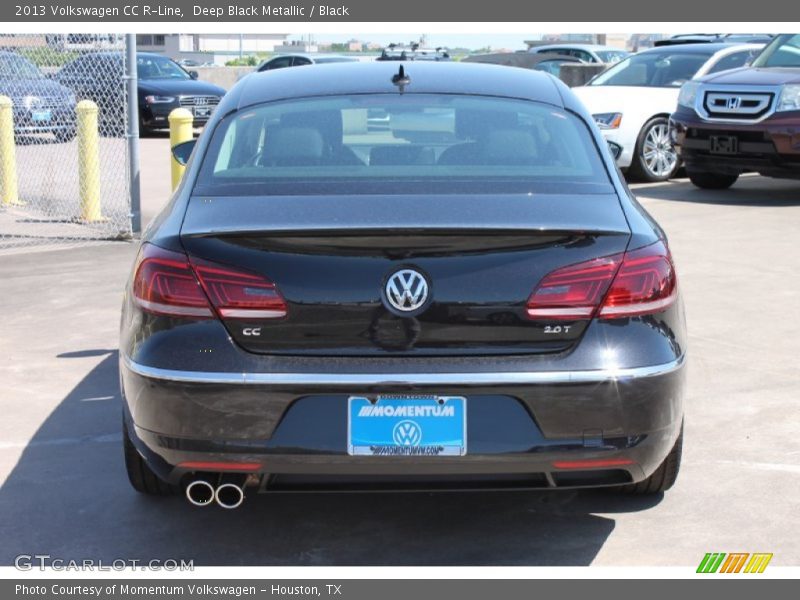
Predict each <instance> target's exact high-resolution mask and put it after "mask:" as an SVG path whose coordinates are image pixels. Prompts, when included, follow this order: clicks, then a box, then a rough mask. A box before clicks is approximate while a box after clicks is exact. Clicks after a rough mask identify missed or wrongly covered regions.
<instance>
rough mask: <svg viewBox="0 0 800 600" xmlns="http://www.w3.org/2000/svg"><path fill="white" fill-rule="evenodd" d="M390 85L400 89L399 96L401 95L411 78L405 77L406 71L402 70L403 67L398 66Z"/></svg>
mask: <svg viewBox="0 0 800 600" xmlns="http://www.w3.org/2000/svg"><path fill="white" fill-rule="evenodd" d="M392 83H393V84H395V85H396V86H397V87H399V88H400V93H401V94H402V93H403V90H405V87H406V86H407V85H408V84H409V83H411V77H409V76H408V75H406V70H405V68H403V65H400V68H399V69H398V70H397V73H395V74H394V75H392Z"/></svg>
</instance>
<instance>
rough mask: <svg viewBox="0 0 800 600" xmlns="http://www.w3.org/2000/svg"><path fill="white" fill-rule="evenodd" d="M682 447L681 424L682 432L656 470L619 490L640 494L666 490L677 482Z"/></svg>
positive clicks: (657, 492)
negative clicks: (641, 479)
mask: <svg viewBox="0 0 800 600" xmlns="http://www.w3.org/2000/svg"><path fill="white" fill-rule="evenodd" d="M682 449H683V425H681V432H680V433H679V434H678V439H677V440H675V445H674V446H673V447H672V450H670V452H669V454H667V458H665V459H664V462H662V463H661V465H659V467H658V468H657V469H656V470H655V472H654V473H653V474H652V475H650V477H648V478H647V479H645V480H643V481H640V482H639V483H633V484H630V485H625V486H622V487H621V488H619V490H620V491H621V492H623V493H625V494H634V495H639V496H641V495H647V494H659V493H661V492H666V491H667V490H668V489H669V488H671V487H672V486H673V485H674V484H675V480H677V479H678V471H680V468H681V452H682Z"/></svg>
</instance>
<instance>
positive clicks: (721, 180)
mask: <svg viewBox="0 0 800 600" xmlns="http://www.w3.org/2000/svg"><path fill="white" fill-rule="evenodd" d="M687 174H688V175H689V181H691V182H692V183H693V184H695V185H696V186H697V187H699V188H702V189H704V190H725V189H728V188H729V187H731V186H732V185H733V184H734V183H736V180H737V179H739V176H738V175H726V174H725V173H707V172H703V171H688V172H687Z"/></svg>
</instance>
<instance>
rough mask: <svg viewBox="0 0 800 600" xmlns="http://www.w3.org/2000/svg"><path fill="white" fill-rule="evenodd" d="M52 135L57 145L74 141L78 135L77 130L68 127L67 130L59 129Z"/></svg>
mask: <svg viewBox="0 0 800 600" xmlns="http://www.w3.org/2000/svg"><path fill="white" fill-rule="evenodd" d="M54 135H55V136H56V141H57V142H58V143H59V144H65V143H67V142H71V141H72V140H74V139H75V136H76V135H78V130H77V129H76V128H75V127H69V128H67V129H61V130H59V131H56V132H54Z"/></svg>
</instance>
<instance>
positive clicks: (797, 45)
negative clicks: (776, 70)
mask: <svg viewBox="0 0 800 600" xmlns="http://www.w3.org/2000/svg"><path fill="white" fill-rule="evenodd" d="M752 66H754V67H759V68H770V67H790V68H792V67H794V68H797V67H800V33H786V34H783V35H779V36H778V37H777V38H775V39H774V40H773V41H772V43H771V44H770V45H769V46H767V47H766V48H765V49H764V51H763V52H762V53H761V54H760V55H759V56H758V57H757V58H756V59H755V60H754V61H753V64H752Z"/></svg>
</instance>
